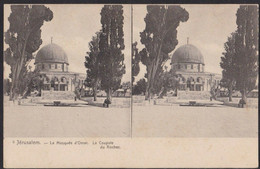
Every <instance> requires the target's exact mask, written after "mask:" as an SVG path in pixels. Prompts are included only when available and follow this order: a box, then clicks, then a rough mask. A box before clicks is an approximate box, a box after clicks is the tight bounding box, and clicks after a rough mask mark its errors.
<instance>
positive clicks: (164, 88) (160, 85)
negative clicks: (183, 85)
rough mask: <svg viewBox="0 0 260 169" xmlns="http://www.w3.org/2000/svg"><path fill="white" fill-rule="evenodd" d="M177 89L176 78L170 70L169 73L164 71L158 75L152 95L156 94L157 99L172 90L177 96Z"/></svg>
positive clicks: (177, 81)
mask: <svg viewBox="0 0 260 169" xmlns="http://www.w3.org/2000/svg"><path fill="white" fill-rule="evenodd" d="M178 87H179V80H178V76H177V75H176V74H175V72H174V71H173V70H172V69H171V70H170V71H164V72H162V73H161V74H160V75H159V79H158V80H157V83H155V85H154V91H153V93H156V94H157V95H158V96H159V98H162V97H163V96H164V95H165V94H166V93H167V92H168V91H171V90H174V91H175V92H176V94H177V89H178Z"/></svg>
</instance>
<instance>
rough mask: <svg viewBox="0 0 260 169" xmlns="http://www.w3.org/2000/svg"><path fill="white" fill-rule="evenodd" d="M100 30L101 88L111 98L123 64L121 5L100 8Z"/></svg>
mask: <svg viewBox="0 0 260 169" xmlns="http://www.w3.org/2000/svg"><path fill="white" fill-rule="evenodd" d="M101 24H102V32H101V34H100V42H99V48H100V52H99V57H100V60H101V62H100V63H101V72H100V75H101V76H100V77H101V88H102V89H103V90H105V91H106V93H107V99H109V100H111V96H112V92H113V91H115V90H117V89H119V87H120V84H121V79H122V76H123V74H125V64H124V54H123V53H122V50H124V48H125V45H124V32H123V24H124V16H123V6H122V5H105V6H104V7H103V8H102V10H101Z"/></svg>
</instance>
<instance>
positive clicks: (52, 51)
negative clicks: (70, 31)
mask: <svg viewBox="0 0 260 169" xmlns="http://www.w3.org/2000/svg"><path fill="white" fill-rule="evenodd" d="M37 63H66V64H69V62H68V57H67V54H66V52H65V51H64V50H63V49H62V47H60V46H59V45H57V44H54V43H51V44H48V45H45V46H43V47H42V48H41V49H40V50H39V51H38V53H37V55H36V58H35V64H37Z"/></svg>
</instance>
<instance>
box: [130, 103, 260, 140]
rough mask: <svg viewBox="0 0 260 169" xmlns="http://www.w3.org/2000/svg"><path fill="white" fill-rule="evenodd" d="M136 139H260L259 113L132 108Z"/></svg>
mask: <svg viewBox="0 0 260 169" xmlns="http://www.w3.org/2000/svg"><path fill="white" fill-rule="evenodd" d="M133 112H134V113H133V137H257V136H258V109H257V108H252V109H247V108H244V109H241V108H235V107H227V106H219V107H183V106H179V105H173V106H160V105H152V106H133Z"/></svg>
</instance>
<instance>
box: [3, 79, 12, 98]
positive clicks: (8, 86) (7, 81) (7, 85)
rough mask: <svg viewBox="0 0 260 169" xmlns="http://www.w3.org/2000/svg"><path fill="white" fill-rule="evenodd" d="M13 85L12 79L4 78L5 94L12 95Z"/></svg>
mask: <svg viewBox="0 0 260 169" xmlns="http://www.w3.org/2000/svg"><path fill="white" fill-rule="evenodd" d="M11 86H12V83H11V81H10V79H4V84H3V87H4V94H6V95H8V96H9V95H10V90H11Z"/></svg>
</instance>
